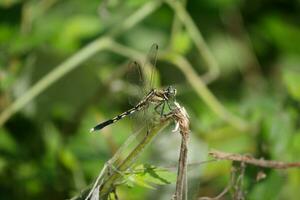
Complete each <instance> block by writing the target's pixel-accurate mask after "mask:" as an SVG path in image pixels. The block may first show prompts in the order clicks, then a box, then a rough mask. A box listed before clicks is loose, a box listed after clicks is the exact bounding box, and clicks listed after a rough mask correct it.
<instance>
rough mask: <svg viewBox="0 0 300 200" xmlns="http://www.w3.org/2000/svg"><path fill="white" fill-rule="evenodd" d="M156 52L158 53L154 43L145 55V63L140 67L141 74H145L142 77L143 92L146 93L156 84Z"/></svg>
mask: <svg viewBox="0 0 300 200" xmlns="http://www.w3.org/2000/svg"><path fill="white" fill-rule="evenodd" d="M157 52H158V45H157V44H155V43H154V44H152V46H151V48H150V50H149V52H148V54H147V57H146V60H145V63H144V65H143V67H142V70H143V73H144V74H145V76H144V77H145V78H144V79H145V80H144V85H145V90H146V91H148V92H149V91H150V90H151V89H153V88H154V87H155V86H156V84H157V82H158V77H157V69H156V61H157Z"/></svg>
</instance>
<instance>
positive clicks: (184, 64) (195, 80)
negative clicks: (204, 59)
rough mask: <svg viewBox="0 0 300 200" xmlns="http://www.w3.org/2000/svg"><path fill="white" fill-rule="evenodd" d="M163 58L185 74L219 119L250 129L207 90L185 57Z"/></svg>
mask: <svg viewBox="0 0 300 200" xmlns="http://www.w3.org/2000/svg"><path fill="white" fill-rule="evenodd" d="M161 58H162V59H164V60H166V61H168V62H171V63H172V64H174V65H175V66H177V67H178V68H179V69H180V70H181V71H182V72H183V74H184V76H185V77H186V80H187V81H188V82H189V83H190V85H191V86H192V87H193V88H194V90H195V91H196V92H197V94H198V95H199V97H201V98H202V99H203V101H204V102H205V103H206V104H207V105H208V106H209V107H210V108H211V109H212V111H214V112H215V113H216V114H217V115H218V116H219V117H221V118H222V119H223V120H224V121H226V122H228V123H229V124H231V125H232V126H234V127H236V128H238V129H240V130H246V129H247V128H248V124H247V123H246V122H245V121H244V120H243V119H240V118H239V117H237V116H235V115H233V114H232V113H230V112H229V111H228V110H227V109H226V108H225V107H224V106H223V105H222V104H221V103H220V102H219V101H218V99H217V98H216V97H215V96H214V95H213V94H212V93H211V91H210V90H209V89H208V88H207V86H206V85H205V83H204V82H203V81H202V80H201V78H200V77H199V76H197V73H196V72H195V70H194V69H193V67H192V66H191V64H190V63H189V62H188V61H187V60H186V59H185V58H184V57H182V56H180V55H178V54H171V53H166V54H164V55H162V57H161Z"/></svg>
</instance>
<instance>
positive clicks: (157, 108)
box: [154, 102, 165, 116]
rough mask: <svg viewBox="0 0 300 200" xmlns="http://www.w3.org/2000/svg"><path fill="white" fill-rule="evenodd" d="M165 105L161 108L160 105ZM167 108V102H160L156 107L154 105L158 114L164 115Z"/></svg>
mask: <svg viewBox="0 0 300 200" xmlns="http://www.w3.org/2000/svg"><path fill="white" fill-rule="evenodd" d="M161 105H162V106H163V107H162V109H161V110H159V107H160V106H161ZM164 108H165V102H160V103H159V104H157V105H156V106H155V107H154V110H155V112H156V113H157V114H159V115H160V116H162V113H163V110H164Z"/></svg>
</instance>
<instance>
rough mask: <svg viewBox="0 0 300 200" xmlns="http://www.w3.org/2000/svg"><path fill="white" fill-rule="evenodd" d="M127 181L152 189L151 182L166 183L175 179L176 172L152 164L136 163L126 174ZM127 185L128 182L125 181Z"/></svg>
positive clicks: (156, 183)
mask: <svg viewBox="0 0 300 200" xmlns="http://www.w3.org/2000/svg"><path fill="white" fill-rule="evenodd" d="M126 180H127V181H129V183H130V182H131V183H134V184H136V185H139V186H142V187H145V188H150V189H154V187H153V186H152V184H155V185H167V184H171V183H174V182H175V181H176V173H174V172H170V171H169V170H167V169H165V168H161V167H156V166H153V165H138V166H137V167H135V168H134V169H133V170H131V171H130V174H129V175H127V176H126ZM126 184H127V185H128V183H126Z"/></svg>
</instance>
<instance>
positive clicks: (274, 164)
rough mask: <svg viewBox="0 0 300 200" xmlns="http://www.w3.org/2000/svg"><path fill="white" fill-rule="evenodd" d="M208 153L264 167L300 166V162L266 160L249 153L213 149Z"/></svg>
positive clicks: (284, 167)
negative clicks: (242, 153)
mask: <svg viewBox="0 0 300 200" xmlns="http://www.w3.org/2000/svg"><path fill="white" fill-rule="evenodd" d="M208 154H209V155H210V156H212V157H213V158H215V159H219V160H232V161H237V162H243V163H246V164H250V165H256V166H259V167H264V168H273V169H287V168H292V167H300V162H282V161H274V160H264V159H263V158H260V159H257V158H253V157H252V156H249V155H240V154H234V153H226V152H222V151H217V150H212V151H210V152H209V153H208Z"/></svg>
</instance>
